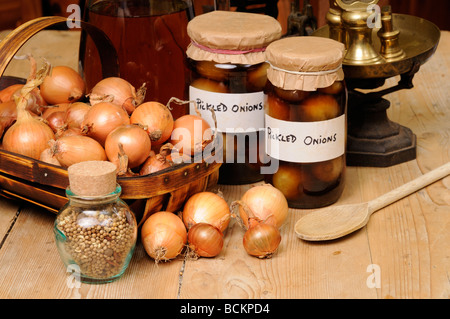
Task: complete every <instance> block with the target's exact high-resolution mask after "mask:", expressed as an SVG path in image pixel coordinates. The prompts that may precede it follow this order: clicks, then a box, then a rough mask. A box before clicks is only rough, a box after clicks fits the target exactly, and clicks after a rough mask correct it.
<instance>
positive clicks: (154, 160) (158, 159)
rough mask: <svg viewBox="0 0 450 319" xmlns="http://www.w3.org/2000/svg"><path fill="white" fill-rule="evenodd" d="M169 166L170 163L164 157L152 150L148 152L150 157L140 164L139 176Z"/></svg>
mask: <svg viewBox="0 0 450 319" xmlns="http://www.w3.org/2000/svg"><path fill="white" fill-rule="evenodd" d="M171 166H172V165H171V163H170V162H169V161H168V160H167V158H166V157H165V156H163V155H161V154H156V153H155V151H153V150H152V151H150V156H149V157H148V158H147V159H146V160H145V162H144V163H143V164H142V166H141V169H140V170H139V175H147V174H152V173H155V172H159V171H161V170H163V169H166V168H169V167H171Z"/></svg>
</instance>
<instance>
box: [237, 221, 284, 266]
mask: <svg viewBox="0 0 450 319" xmlns="http://www.w3.org/2000/svg"><path fill="white" fill-rule="evenodd" d="M280 242H281V235H280V232H279V231H278V229H277V227H275V226H274V225H270V224H266V223H258V224H257V225H255V226H253V227H251V228H249V229H248V230H247V231H246V232H245V234H244V238H243V245H244V248H245V251H246V252H247V253H248V254H249V255H251V256H255V257H258V258H270V257H272V255H273V254H274V253H275V252H276V250H277V249H278V246H279V244H280Z"/></svg>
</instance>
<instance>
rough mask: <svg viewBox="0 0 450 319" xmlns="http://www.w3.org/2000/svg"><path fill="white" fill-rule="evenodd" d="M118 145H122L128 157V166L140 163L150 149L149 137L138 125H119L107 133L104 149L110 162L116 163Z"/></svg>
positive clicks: (132, 166)
mask: <svg viewBox="0 0 450 319" xmlns="http://www.w3.org/2000/svg"><path fill="white" fill-rule="evenodd" d="M119 145H122V148H123V152H124V154H125V155H126V156H127V158H128V167H129V168H135V167H138V166H139V165H141V164H142V163H143V162H144V161H145V160H146V159H147V157H148V156H149V154H150V151H151V142H150V137H149V136H148V134H147V132H146V131H145V130H144V129H143V128H142V127H140V126H138V125H132V124H127V125H121V126H119V127H117V128H115V129H114V130H113V131H112V132H111V133H109V134H108V137H107V138H106V141H105V151H106V156H107V157H108V159H109V161H110V162H113V163H116V164H117V163H118V161H119V153H120V150H119Z"/></svg>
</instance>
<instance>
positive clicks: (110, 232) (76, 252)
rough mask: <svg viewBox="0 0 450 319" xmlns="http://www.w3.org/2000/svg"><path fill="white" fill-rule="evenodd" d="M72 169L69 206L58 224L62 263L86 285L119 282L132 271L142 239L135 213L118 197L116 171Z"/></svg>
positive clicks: (105, 166) (104, 165)
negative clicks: (136, 247) (138, 239)
mask: <svg viewBox="0 0 450 319" xmlns="http://www.w3.org/2000/svg"><path fill="white" fill-rule="evenodd" d="M68 170H69V182H70V186H69V187H68V188H67V189H66V195H67V197H68V199H69V201H68V202H67V204H66V205H65V206H64V207H62V208H61V210H60V211H59V212H58V215H57V217H56V220H55V225H54V233H55V238H56V244H57V248H58V251H59V253H60V256H61V259H62V261H63V263H64V264H65V266H66V267H71V268H70V269H71V270H76V271H77V275H79V278H80V281H82V282H86V283H106V282H110V281H113V280H116V279H118V278H120V277H121V276H122V274H123V273H124V271H125V270H126V268H127V267H128V263H129V262H130V259H131V256H132V254H133V251H134V247H135V244H136V238H137V223H136V219H135V217H134V214H133V212H132V211H131V210H130V208H129V207H128V205H127V204H126V203H125V202H124V201H122V200H121V199H120V197H119V196H120V194H121V187H120V185H118V184H116V166H115V165H114V164H112V163H110V162H104V161H88V162H83V163H79V164H75V165H72V166H70V167H69V169H68ZM68 269H69V268H68Z"/></svg>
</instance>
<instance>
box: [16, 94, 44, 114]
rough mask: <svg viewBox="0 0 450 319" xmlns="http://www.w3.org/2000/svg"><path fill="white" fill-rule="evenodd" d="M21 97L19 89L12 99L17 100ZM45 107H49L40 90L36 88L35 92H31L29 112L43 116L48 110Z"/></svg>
mask: <svg viewBox="0 0 450 319" xmlns="http://www.w3.org/2000/svg"><path fill="white" fill-rule="evenodd" d="M20 95H21V89H18V90H17V91H16V92H15V93H14V94H13V96H12V98H13V99H15V98H16V97H20ZM45 106H47V102H46V101H44V99H43V97H42V95H41V93H40V91H39V89H38V88H34V90H33V91H31V92H30V96H29V97H28V98H27V106H26V108H27V110H28V111H30V112H32V113H34V114H37V115H42V113H43V112H44V111H45V109H46V108H45Z"/></svg>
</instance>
